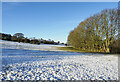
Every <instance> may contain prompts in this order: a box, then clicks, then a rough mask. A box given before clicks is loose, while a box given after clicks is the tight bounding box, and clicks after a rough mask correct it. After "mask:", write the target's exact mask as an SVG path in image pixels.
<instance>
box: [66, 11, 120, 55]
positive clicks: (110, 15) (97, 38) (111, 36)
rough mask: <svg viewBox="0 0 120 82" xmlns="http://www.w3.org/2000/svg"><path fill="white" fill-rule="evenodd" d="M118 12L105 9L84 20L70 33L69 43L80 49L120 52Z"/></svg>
mask: <svg viewBox="0 0 120 82" xmlns="http://www.w3.org/2000/svg"><path fill="white" fill-rule="evenodd" d="M118 13H119V12H118V10H117V9H105V10H103V11H101V12H100V13H97V14H94V15H93V16H91V17H89V18H87V19H86V20H84V21H82V22H81V23H80V24H79V25H78V26H77V28H75V29H74V30H72V31H71V32H70V33H69V36H68V40H67V44H68V45H72V47H73V48H76V49H80V50H87V51H94V52H111V53H112V52H117V53H120V38H119V37H120V31H119V27H118V17H119V16H118Z"/></svg>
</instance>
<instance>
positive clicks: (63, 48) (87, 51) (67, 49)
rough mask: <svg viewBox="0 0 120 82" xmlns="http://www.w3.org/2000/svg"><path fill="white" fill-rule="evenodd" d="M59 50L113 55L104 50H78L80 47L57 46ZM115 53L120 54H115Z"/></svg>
mask: <svg viewBox="0 0 120 82" xmlns="http://www.w3.org/2000/svg"><path fill="white" fill-rule="evenodd" d="M57 48H58V49H59V50H63V51H68V52H84V53H99V54H111V55H113V53H105V52H98V51H96V50H93V51H90V50H80V49H75V48H73V47H57ZM116 55H120V54H116Z"/></svg>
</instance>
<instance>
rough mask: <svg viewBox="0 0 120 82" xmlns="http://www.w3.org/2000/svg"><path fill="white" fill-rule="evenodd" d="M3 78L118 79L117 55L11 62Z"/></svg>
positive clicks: (72, 56)
mask: <svg viewBox="0 0 120 82" xmlns="http://www.w3.org/2000/svg"><path fill="white" fill-rule="evenodd" d="M5 69H6V71H5V72H3V73H2V74H1V73H0V77H2V79H3V80H90V79H91V80H118V57H117V56H112V55H111V56H110V55H109V56H92V55H91V56H88V55H81V56H78V55H77V56H74V55H71V56H62V57H61V59H56V60H44V61H34V62H24V63H16V64H13V65H12V64H10V65H8V66H6V67H5Z"/></svg>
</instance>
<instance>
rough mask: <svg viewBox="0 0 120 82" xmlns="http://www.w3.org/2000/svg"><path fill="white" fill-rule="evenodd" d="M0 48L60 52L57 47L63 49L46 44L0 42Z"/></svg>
mask: <svg viewBox="0 0 120 82" xmlns="http://www.w3.org/2000/svg"><path fill="white" fill-rule="evenodd" d="M1 45H2V46H1ZM0 47H2V48H8V49H27V50H45V51H61V50H58V49H57V47H64V45H48V44H40V45H35V44H29V43H18V42H11V41H3V40H0Z"/></svg>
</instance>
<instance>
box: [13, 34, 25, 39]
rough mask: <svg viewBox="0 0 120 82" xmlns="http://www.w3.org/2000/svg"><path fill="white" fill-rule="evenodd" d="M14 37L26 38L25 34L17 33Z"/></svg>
mask: <svg viewBox="0 0 120 82" xmlns="http://www.w3.org/2000/svg"><path fill="white" fill-rule="evenodd" d="M13 36H16V37H17V38H24V34H23V33H15V34H14V35H13Z"/></svg>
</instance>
